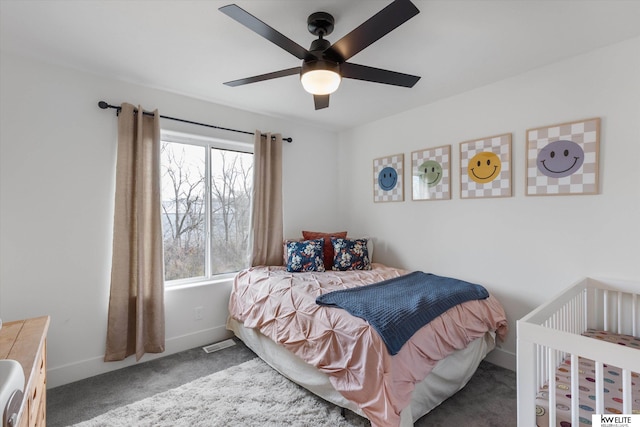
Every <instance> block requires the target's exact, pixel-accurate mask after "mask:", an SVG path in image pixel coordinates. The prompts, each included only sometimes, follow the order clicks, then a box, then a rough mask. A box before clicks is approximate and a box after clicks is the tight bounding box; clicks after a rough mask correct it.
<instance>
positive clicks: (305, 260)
mask: <svg viewBox="0 0 640 427" xmlns="http://www.w3.org/2000/svg"><path fill="white" fill-rule="evenodd" d="M323 249H324V239H314V240H304V241H302V242H287V271H291V272H302V271H325V269H324V258H323V253H322V251H323Z"/></svg>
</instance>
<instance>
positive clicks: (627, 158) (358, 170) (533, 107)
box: [338, 38, 640, 368]
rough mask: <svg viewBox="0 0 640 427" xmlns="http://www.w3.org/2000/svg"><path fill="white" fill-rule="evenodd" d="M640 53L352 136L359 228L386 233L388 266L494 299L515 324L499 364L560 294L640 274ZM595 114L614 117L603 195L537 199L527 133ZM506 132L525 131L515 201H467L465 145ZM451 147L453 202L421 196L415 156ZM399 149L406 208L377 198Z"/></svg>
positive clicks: (469, 97)
mask: <svg viewBox="0 0 640 427" xmlns="http://www.w3.org/2000/svg"><path fill="white" fill-rule="evenodd" d="M638 52H640V38H635V39H631V40H628V41H626V42H623V43H619V44H616V45H613V46H610V47H607V48H604V49H601V50H597V51H594V52H591V53H588V54H585V55H582V56H579V57H575V58H570V59H567V60H564V61H562V62H560V63H556V64H553V65H549V66H546V67H543V68H540V69H536V70H533V71H531V72H529V73H527V74H524V75H520V76H518V77H515V78H510V79H508V80H504V81H501V82H498V83H496V84H492V85H489V86H486V87H482V88H479V89H477V90H474V91H470V92H467V93H463V94H461V95H459V96H455V97H452V98H448V99H445V100H442V101H439V102H436V103H433V104H430V105H424V106H422V107H420V108H416V109H414V110H411V111H407V112H405V113H403V114H399V115H396V116H393V117H388V118H385V119H383V120H379V121H377V122H374V123H370V124H367V125H364V126H361V127H358V128H355V129H351V130H349V131H345V132H342V133H341V134H340V140H341V141H340V149H339V150H340V151H339V157H338V158H339V165H340V166H339V173H340V180H341V181H346V182H349V183H350V185H349V186H348V187H347V186H342V187H340V188H341V193H340V202H341V209H342V212H343V216H344V217H345V218H348V219H349V221H350V223H349V226H348V227H347V228H348V229H349V232H356V233H361V234H367V235H372V236H376V237H377V243H376V259H377V261H380V262H385V263H387V264H391V265H398V266H401V267H405V268H409V269H416V270H424V271H428V272H433V273H436V274H441V275H447V276H454V277H458V278H461V279H465V280H469V281H475V282H478V283H481V284H483V285H485V286H486V287H487V288H488V289H489V290H490V292H492V293H494V294H495V295H496V296H497V297H498V298H499V299H500V300H501V302H502V303H503V305H504V306H505V309H506V312H507V317H508V319H509V322H510V333H509V337H508V339H507V341H506V342H505V343H504V345H503V346H502V351H497V352H494V354H492V355H491V358H492V359H493V361H494V362H496V363H499V364H501V365H503V366H508V367H511V368H513V367H514V366H515V359H514V354H515V345H516V343H515V331H516V320H517V319H519V318H521V317H522V316H523V315H525V314H526V313H527V312H529V311H530V310H531V309H532V308H534V307H535V306H536V305H538V304H540V303H541V302H543V301H545V300H546V299H548V298H550V297H551V296H552V295H553V294H555V293H557V291H558V289H560V288H562V287H564V286H567V285H569V284H571V283H572V282H574V281H575V280H577V279H578V278H580V277H582V276H607V277H616V278H627V279H634V280H638V279H640V172H639V170H640V55H639V54H638ZM478 66H481V65H480V64H479V65H478ZM420 84H428V82H421V83H420ZM591 117H600V118H602V133H601V141H600V142H601V144H600V156H601V157H600V174H601V178H600V184H601V189H600V194H598V195H580V196H552V197H530V196H526V195H525V187H524V177H525V156H526V153H525V145H526V140H525V131H526V129H530V128H535V127H539V126H545V125H553V124H556V123H563V122H569V121H574V120H581V119H586V118H591ZM503 133H512V134H513V145H512V153H513V158H512V162H513V165H514V167H513V170H514V172H513V188H514V193H513V197H509V198H492V199H464V200H461V199H460V187H459V185H460V179H459V176H460V175H459V174H460V168H459V161H460V160H459V143H460V142H462V141H467V140H472V139H480V138H482V137H488V136H492V135H497V134H503ZM446 144H451V148H452V157H453V162H452V177H453V186H452V190H453V191H452V200H449V201H412V200H411V172H410V169H411V163H410V155H411V152H412V151H415V150H420V149H424V148H429V147H437V146H440V145H446ZM397 153H404V155H405V174H404V178H405V188H404V191H405V201H404V202H397V203H374V202H373V189H372V187H373V172H372V169H373V166H372V160H373V159H374V158H378V157H384V156H387V155H391V154H397ZM350 213H354V214H350Z"/></svg>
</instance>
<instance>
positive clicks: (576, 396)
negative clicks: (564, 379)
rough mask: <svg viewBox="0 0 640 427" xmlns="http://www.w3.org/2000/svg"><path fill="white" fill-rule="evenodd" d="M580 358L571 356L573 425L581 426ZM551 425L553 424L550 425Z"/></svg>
mask: <svg viewBox="0 0 640 427" xmlns="http://www.w3.org/2000/svg"><path fill="white" fill-rule="evenodd" d="M579 359H580V358H579V357H578V356H576V355H575V354H572V355H571V425H572V426H577V425H580V417H579V415H580V408H579V403H580V388H579V387H580V377H579V376H578V375H579V374H578V365H579V363H580V362H579ZM550 425H551V424H550Z"/></svg>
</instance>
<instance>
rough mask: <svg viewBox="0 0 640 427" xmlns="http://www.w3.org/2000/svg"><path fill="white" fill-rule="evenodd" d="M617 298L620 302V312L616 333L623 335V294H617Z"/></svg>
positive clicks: (618, 311) (618, 313)
mask: <svg viewBox="0 0 640 427" xmlns="http://www.w3.org/2000/svg"><path fill="white" fill-rule="evenodd" d="M616 298H617V302H618V310H617V313H616V315H617V316H618V329H617V330H616V332H617V333H619V334H621V333H622V292H616Z"/></svg>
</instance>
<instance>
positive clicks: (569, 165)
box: [526, 118, 600, 196]
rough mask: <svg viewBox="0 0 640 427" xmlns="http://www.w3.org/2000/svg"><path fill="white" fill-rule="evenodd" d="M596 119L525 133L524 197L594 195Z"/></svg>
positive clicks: (596, 167)
mask: <svg viewBox="0 0 640 427" xmlns="http://www.w3.org/2000/svg"><path fill="white" fill-rule="evenodd" d="M599 151H600V118H593V119H587V120H581V121H577V122H570V123H562V124H558V125H552V126H545V127H539V128H535V129H529V130H527V171H526V173H527V176H526V187H527V192H526V194H527V196H551V195H571V194H597V193H598V181H599V179H598V156H599Z"/></svg>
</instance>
